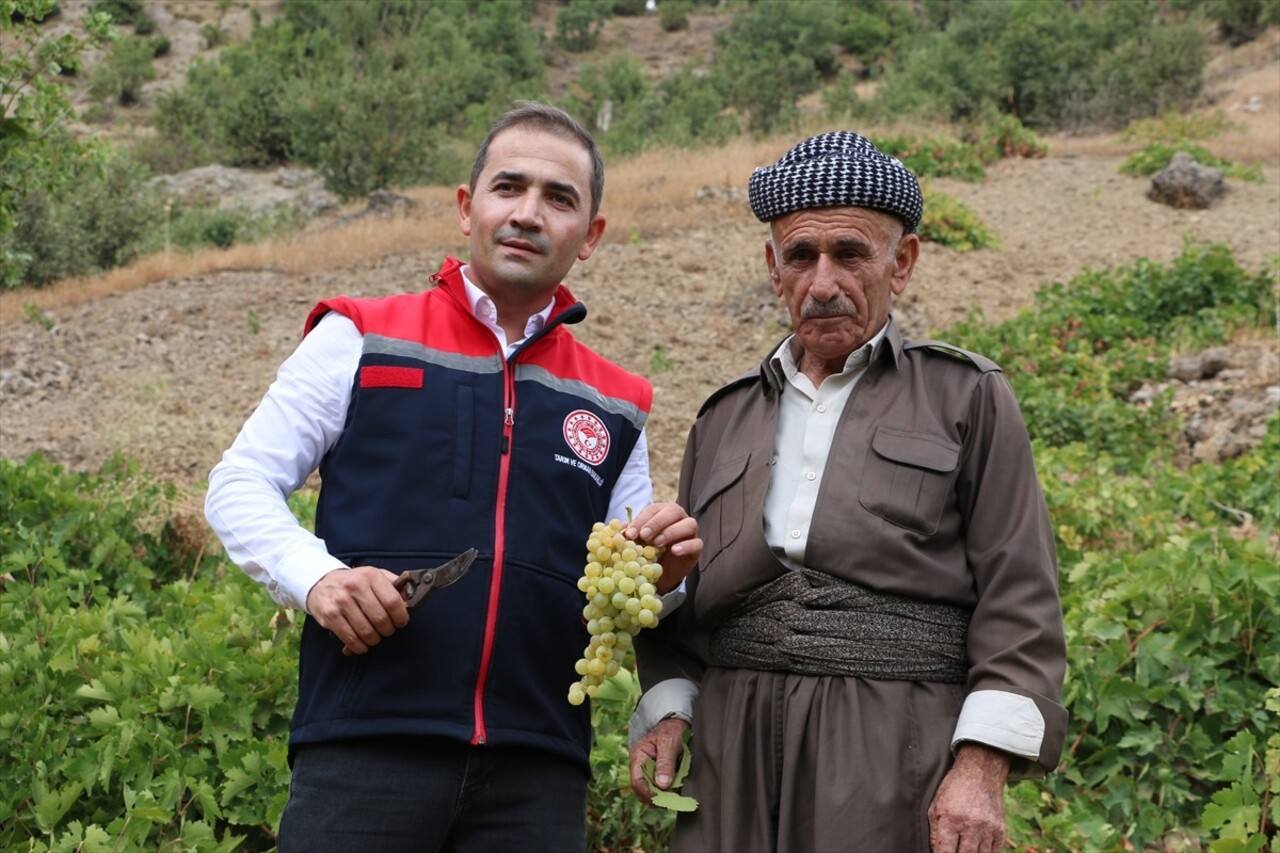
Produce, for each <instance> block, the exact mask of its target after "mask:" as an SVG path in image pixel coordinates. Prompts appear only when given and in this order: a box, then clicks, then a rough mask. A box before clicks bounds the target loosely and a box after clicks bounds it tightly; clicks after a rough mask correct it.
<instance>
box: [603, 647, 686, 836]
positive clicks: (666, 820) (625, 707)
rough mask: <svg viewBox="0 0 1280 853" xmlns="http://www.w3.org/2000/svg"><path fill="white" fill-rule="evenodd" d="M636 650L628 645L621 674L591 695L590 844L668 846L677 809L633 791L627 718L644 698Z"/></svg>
mask: <svg viewBox="0 0 1280 853" xmlns="http://www.w3.org/2000/svg"><path fill="white" fill-rule="evenodd" d="M634 659H635V654H634V652H633V651H631V650H630V649H628V650H627V655H626V660H625V661H624V662H623V664H622V669H621V670H619V672H618V674H617V675H615V676H613V677H611V678H607V679H605V683H604V684H602V685H601V686H600V690H599V692H598V693H597V694H596V696H595V698H593V699H591V700H590V701H591V725H592V728H593V729H594V730H595V740H594V742H593V743H592V746H591V781H590V783H589V786H588V789H587V849H588V850H591V851H600V853H607V851H616V850H665V849H666V846H667V842H668V841H669V840H670V837H671V833H672V830H673V829H674V828H675V813H674V812H670V811H667V810H665V809H659V808H649V807H647V806H645V805H643V804H642V803H641V802H640V801H639V800H637V799H636V798H635V796H634V795H633V794H632V793H631V759H630V750H629V748H628V745H627V721H628V719H629V718H630V716H631V711H632V709H633V708H635V705H636V702H637V701H638V700H639V698H640V682H639V680H638V679H637V678H636V677H635V676H634V675H633V674H632V672H633V671H634Z"/></svg>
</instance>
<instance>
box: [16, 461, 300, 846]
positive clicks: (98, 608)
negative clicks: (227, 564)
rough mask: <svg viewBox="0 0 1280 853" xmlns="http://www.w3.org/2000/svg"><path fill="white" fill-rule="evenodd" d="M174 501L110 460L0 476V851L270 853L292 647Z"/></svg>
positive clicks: (282, 792)
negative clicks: (203, 544)
mask: <svg viewBox="0 0 1280 853" xmlns="http://www.w3.org/2000/svg"><path fill="white" fill-rule="evenodd" d="M174 498H175V494H174V492H173V491H172V489H170V488H168V487H165V486H162V485H159V484H157V483H155V482H154V481H151V480H147V479H143V478H141V477H140V476H139V472H138V471H137V470H136V468H134V467H133V466H131V465H129V464H126V463H123V462H121V461H117V462H115V463H113V464H112V465H109V466H107V467H106V468H104V469H103V471H102V472H101V473H100V474H97V475H87V474H75V473H70V472H67V471H64V470H63V469H61V468H59V467H58V466H55V465H52V464H50V463H49V462H47V461H45V460H43V459H42V458H40V457H32V458H29V459H28V460H27V461H26V462H25V463H17V462H14V461H12V460H8V459H0V505H3V506H4V507H5V511H4V513H3V515H0V534H2V535H3V539H4V541H5V542H6V543H9V544H8V546H7V547H6V549H5V553H4V554H3V555H2V556H0V577H2V578H3V581H0V618H2V619H3V623H4V625H5V631H4V633H3V634H2V635H0V652H2V654H0V690H3V692H4V694H5V695H6V696H7V697H9V698H10V700H11V701H10V702H9V703H8V704H7V705H6V709H5V710H4V711H3V712H0V752H2V754H3V763H4V766H5V784H4V785H3V786H0V847H2V848H3V849H6V850H13V849H19V848H21V849H24V850H71V849H84V850H91V849H103V850H105V849H111V848H112V847H117V848H121V847H122V848H127V849H133V850H141V849H152V850H155V849H162V848H165V849H185V850H197V849H198V850H231V849H240V850H266V849H270V848H271V847H272V846H273V844H274V840H273V833H272V827H273V826H274V825H275V822H276V820H277V819H278V817H279V814H280V812H281V810H282V808H283V805H284V799H285V796H286V792H287V783H288V775H289V774H288V768H287V766H286V764H285V737H286V733H287V729H288V721H289V713H290V706H291V705H292V696H291V685H292V682H293V678H294V666H295V663H294V655H295V654H296V640H297V637H296V632H294V631H291V630H288V621H287V620H285V621H284V622H283V623H280V622H278V621H276V620H275V619H273V617H272V614H273V611H274V607H272V606H271V605H270V602H269V600H268V599H267V598H266V597H265V596H263V595H262V593H261V590H260V589H259V588H258V587H257V586H256V585H255V584H253V583H252V582H250V581H249V580H248V579H247V578H246V577H245V576H243V574H242V573H240V572H238V571H237V572H234V573H226V572H224V571H223V569H222V568H220V566H219V565H218V561H217V560H216V559H214V558H212V557H210V556H207V552H203V551H202V550H201V549H200V547H191V546H192V545H194V544H195V543H192V542H191V541H190V539H189V538H187V537H186V536H185V535H184V532H183V528H182V527H181V524H180V523H179V519H178V517H174V516H170V515H169V514H168V513H170V512H172V509H173V506H174ZM194 529H196V530H199V529H202V528H201V527H199V526H197V527H195V528H194ZM184 543H185V544H184Z"/></svg>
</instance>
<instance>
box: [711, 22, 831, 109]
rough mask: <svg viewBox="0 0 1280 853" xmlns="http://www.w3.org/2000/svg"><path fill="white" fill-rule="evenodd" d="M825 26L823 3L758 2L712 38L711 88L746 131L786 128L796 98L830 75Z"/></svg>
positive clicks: (827, 39) (828, 31)
mask: <svg viewBox="0 0 1280 853" xmlns="http://www.w3.org/2000/svg"><path fill="white" fill-rule="evenodd" d="M831 26H832V21H831V17H830V7H829V6H827V5H826V4H823V3H788V2H785V0H760V2H757V3H753V4H751V5H749V6H748V7H746V8H745V9H744V10H742V11H741V12H740V13H738V14H737V15H735V16H734V18H733V20H732V21H731V22H730V24H729V26H727V27H725V28H724V29H723V30H721V31H719V32H717V33H716V39H715V40H716V50H715V54H714V56H713V58H712V63H711V68H712V73H713V74H714V75H715V79H716V85H717V87H718V88H719V90H720V91H721V93H722V95H723V97H724V100H725V102H726V103H727V104H728V105H729V106H732V107H733V108H735V109H736V110H738V112H739V113H741V114H744V115H746V116H747V117H748V118H747V127H748V128H749V129H750V130H753V131H758V132H761V133H768V132H771V131H773V130H776V129H780V128H784V127H787V126H788V125H789V124H790V123H791V122H792V121H793V120H794V118H795V116H796V102H797V101H798V100H799V99H800V97H801V96H802V95H805V94H807V93H809V92H812V91H814V90H815V89H816V88H817V87H818V84H819V82H820V81H821V80H822V79H823V78H824V77H828V76H831V75H834V74H835V71H836V68H837V63H836V57H835V53H834V52H833V51H832V49H831V40H830V35H829V34H830V30H831Z"/></svg>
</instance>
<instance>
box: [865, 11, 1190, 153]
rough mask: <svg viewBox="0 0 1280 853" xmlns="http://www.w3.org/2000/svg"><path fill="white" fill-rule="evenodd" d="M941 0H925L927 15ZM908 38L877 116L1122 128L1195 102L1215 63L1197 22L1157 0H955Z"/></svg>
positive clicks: (887, 79) (881, 95) (878, 104)
mask: <svg viewBox="0 0 1280 853" xmlns="http://www.w3.org/2000/svg"><path fill="white" fill-rule="evenodd" d="M941 8H943V7H940V6H927V9H929V10H930V14H931V15H932V14H934V13H937V12H938V11H939V9H941ZM945 10H946V11H945V14H940V15H938V16H937V17H936V18H935V19H933V20H932V21H931V22H933V23H935V24H936V25H935V27H934V28H931V29H929V30H926V31H925V32H923V33H921V34H920V35H918V36H917V37H915V38H913V39H911V40H909V41H908V42H907V43H905V44H904V45H903V46H902V49H901V50H900V51H899V52H898V56H897V61H896V62H895V63H894V65H893V67H892V68H891V69H890V70H889V71H888V72H887V73H886V75H885V79H884V82H883V84H882V86H881V88H880V90H879V92H878V93H877V98H876V113H877V114H878V115H881V116H884V117H886V118H888V117H892V116H894V115H899V114H901V113H908V114H912V115H916V116H919V117H923V118H930V119H941V120H944V121H964V120H967V119H971V118H973V117H975V116H978V115H982V114H984V113H985V112H986V111H988V110H991V109H997V110H999V111H1001V112H1006V113H1010V114H1012V115H1015V116H1017V117H1018V118H1020V119H1021V120H1022V121H1023V122H1024V123H1026V124H1027V126H1029V127H1035V128H1044V127H1085V126H1108V127H1117V126H1122V125H1124V124H1126V123H1127V122H1129V121H1132V120H1133V119H1135V118H1139V117H1142V116H1149V115H1155V114H1158V113H1161V112H1164V111H1166V110H1168V109H1173V108H1178V107H1183V106H1186V105H1188V104H1190V103H1192V102H1193V100H1194V99H1195V97H1196V96H1197V95H1198V94H1199V91H1200V85H1201V72H1202V71H1203V68H1204V64H1205V62H1206V60H1207V52H1206V51H1207V48H1206V44H1205V38H1204V34H1203V33H1202V31H1201V30H1200V29H1199V28H1198V26H1197V23H1196V21H1195V20H1194V19H1186V20H1178V19H1177V18H1176V17H1174V16H1170V17H1168V18H1166V16H1165V15H1164V13H1163V11H1162V9H1161V6H1160V4H1159V3H1156V2H1154V0H1126V2H1124V3H1085V4H1069V3H1045V2H1040V0H1012V2H1007V3H954V4H949V5H947V6H946V7H945Z"/></svg>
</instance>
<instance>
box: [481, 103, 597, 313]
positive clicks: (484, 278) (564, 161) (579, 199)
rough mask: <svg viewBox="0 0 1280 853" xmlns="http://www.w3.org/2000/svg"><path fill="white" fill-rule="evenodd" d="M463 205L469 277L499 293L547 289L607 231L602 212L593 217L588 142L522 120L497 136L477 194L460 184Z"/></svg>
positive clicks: (521, 293) (530, 293)
mask: <svg viewBox="0 0 1280 853" xmlns="http://www.w3.org/2000/svg"><path fill="white" fill-rule="evenodd" d="M458 213H459V216H460V220H461V226H462V233H463V234H465V235H467V236H468V237H469V238H470V247H471V258H470V269H469V274H470V277H471V280H472V281H473V282H474V283H475V284H476V285H477V286H479V287H480V289H481V290H484V291H485V292H486V293H488V294H489V295H490V296H491V297H493V298H494V299H495V300H497V299H501V298H502V297H503V296H507V295H509V296H515V297H525V298H527V297H532V296H540V295H541V294H543V293H546V294H548V295H549V294H550V292H551V291H552V290H554V289H555V286H556V285H557V284H559V283H560V282H561V281H562V280H563V279H564V277H565V275H566V274H567V273H568V272H569V270H570V268H571V267H572V266H573V263H574V261H575V260H580V261H585V260H586V259H587V258H589V257H591V253H592V252H594V251H595V248H596V245H597V244H599V242H600V238H601V236H603V234H604V218H603V217H601V216H596V217H595V218H594V219H593V218H592V217H591V156H590V154H588V153H587V150H586V149H585V148H583V147H582V146H580V145H578V144H577V143H575V142H572V141H569V140H566V139H562V138H561V137H559V136H554V135H552V134H549V133H545V132H543V131H538V130H529V129H526V128H522V127H518V126H517V127H512V128H509V129H507V130H505V131H503V132H502V133H500V134H499V135H498V136H497V137H495V138H494V139H493V141H492V143H491V144H490V147H489V155H488V158H487V161H486V163H485V166H484V170H483V171H482V172H481V173H480V176H479V178H478V179H477V180H476V188H475V192H474V194H473V193H472V191H471V189H470V188H469V187H467V186H465V185H464V186H460V187H458Z"/></svg>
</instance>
